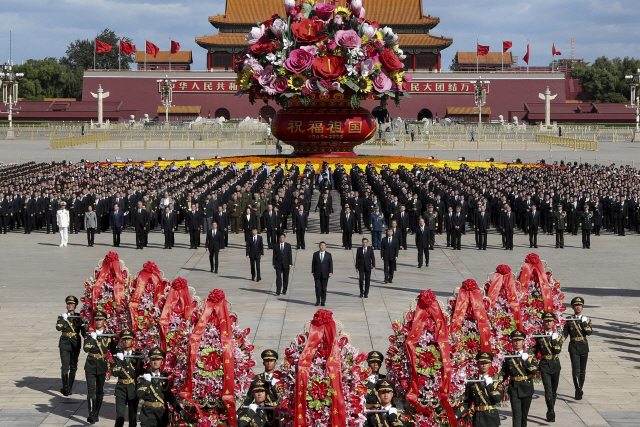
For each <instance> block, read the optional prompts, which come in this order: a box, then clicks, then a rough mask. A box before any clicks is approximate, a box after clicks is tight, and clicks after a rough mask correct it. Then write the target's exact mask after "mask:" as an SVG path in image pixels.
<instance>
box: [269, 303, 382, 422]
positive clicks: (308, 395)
mask: <svg viewBox="0 0 640 427" xmlns="http://www.w3.org/2000/svg"><path fill="white" fill-rule="evenodd" d="M336 323H338V324H340V323H339V322H336V321H334V320H333V314H332V313H331V312H330V311H328V310H318V311H317V312H316V314H315V315H314V317H313V321H311V325H310V327H309V331H308V332H306V331H305V332H303V333H302V334H300V335H298V337H297V338H296V339H295V340H293V341H292V342H291V345H289V347H288V348H287V349H286V350H285V360H284V362H283V364H282V367H281V372H282V373H281V381H280V383H279V385H280V387H281V389H282V390H281V391H282V393H281V395H282V400H281V402H280V405H279V407H278V409H279V411H280V414H281V416H282V421H281V425H283V426H286V427H308V426H311V425H314V426H329V425H330V426H332V427H335V426H337V427H346V426H347V425H349V426H362V425H363V424H364V423H365V421H366V417H365V415H364V409H365V395H366V393H367V386H366V384H365V382H366V379H367V377H368V376H369V375H371V371H370V369H369V368H368V367H367V365H366V359H367V354H366V353H360V352H359V351H358V350H357V349H356V348H354V347H353V346H352V345H351V344H350V343H349V336H348V335H347V334H345V333H343V332H342V331H340V332H337V330H336ZM340 325H341V324H340ZM341 326H342V325H341ZM305 330H306V327H305Z"/></svg>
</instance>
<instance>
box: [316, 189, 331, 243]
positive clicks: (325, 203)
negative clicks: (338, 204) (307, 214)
mask: <svg viewBox="0 0 640 427" xmlns="http://www.w3.org/2000/svg"><path fill="white" fill-rule="evenodd" d="M316 208H317V209H320V234H325V233H326V234H329V218H330V217H331V214H332V213H333V205H332V203H331V199H330V198H329V192H326V193H323V194H322V196H321V197H320V200H318V204H317V206H316Z"/></svg>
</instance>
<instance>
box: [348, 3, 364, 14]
mask: <svg viewBox="0 0 640 427" xmlns="http://www.w3.org/2000/svg"><path fill="white" fill-rule="evenodd" d="M350 7H351V12H353V14H354V15H357V16H360V11H361V10H362V0H351V5H350Z"/></svg>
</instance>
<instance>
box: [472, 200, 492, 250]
mask: <svg viewBox="0 0 640 427" xmlns="http://www.w3.org/2000/svg"><path fill="white" fill-rule="evenodd" d="M475 215H476V217H475V219H474V220H473V228H474V229H475V230H476V241H477V242H478V243H477V246H478V250H484V251H486V250H487V233H488V231H489V226H490V224H491V217H490V215H489V214H488V213H487V212H486V207H485V206H484V205H482V207H481V208H480V210H479V211H478V210H476V211H475Z"/></svg>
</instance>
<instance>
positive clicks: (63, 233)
mask: <svg viewBox="0 0 640 427" xmlns="http://www.w3.org/2000/svg"><path fill="white" fill-rule="evenodd" d="M56 222H57V223H58V228H59V229H60V247H63V246H67V243H68V242H69V211H68V210H67V203H66V202H60V209H58V212H57V213H56Z"/></svg>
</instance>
